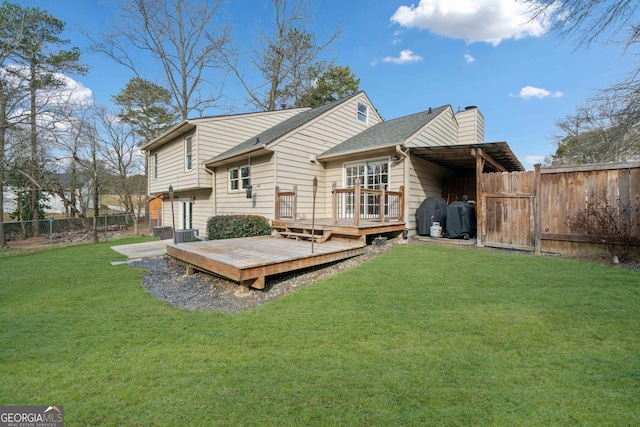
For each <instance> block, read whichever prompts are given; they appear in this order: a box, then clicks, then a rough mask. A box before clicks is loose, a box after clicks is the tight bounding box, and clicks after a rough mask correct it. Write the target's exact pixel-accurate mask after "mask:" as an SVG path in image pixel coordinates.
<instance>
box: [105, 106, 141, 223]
mask: <svg viewBox="0 0 640 427" xmlns="http://www.w3.org/2000/svg"><path fill="white" fill-rule="evenodd" d="M95 117H96V129H97V132H96V137H97V140H98V141H99V143H98V144H97V147H98V151H99V153H100V155H101V158H102V160H103V161H104V163H105V166H106V167H107V170H108V172H109V174H110V176H111V177H112V180H113V181H112V182H111V185H110V188H111V189H112V190H113V191H114V192H115V194H117V195H118V197H119V199H120V202H121V203H122V204H123V206H124V208H125V215H126V216H127V217H128V218H129V219H130V220H131V221H132V222H133V226H134V231H135V233H136V234H138V223H139V222H140V218H141V216H142V209H144V204H145V200H146V198H145V196H146V188H145V186H144V185H140V181H142V182H144V178H142V179H141V176H142V173H143V171H144V156H143V155H142V153H141V152H140V149H139V148H138V146H137V144H136V139H135V137H134V130H133V128H132V127H131V126H129V125H127V124H125V123H124V122H122V121H121V120H119V119H118V117H117V115H116V114H113V113H111V112H110V111H109V110H108V109H106V108H105V107H98V108H97V114H96V116H95Z"/></svg>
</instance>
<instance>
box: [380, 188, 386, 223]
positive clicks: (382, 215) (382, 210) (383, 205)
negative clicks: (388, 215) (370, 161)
mask: <svg viewBox="0 0 640 427" xmlns="http://www.w3.org/2000/svg"><path fill="white" fill-rule="evenodd" d="M386 188H387V185H386V184H384V185H382V193H381V194H380V222H384V208H385V206H386V205H385V202H384V199H385V196H386V192H385V189H386Z"/></svg>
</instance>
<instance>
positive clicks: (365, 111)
mask: <svg viewBox="0 0 640 427" xmlns="http://www.w3.org/2000/svg"><path fill="white" fill-rule="evenodd" d="M358 120H360V121H361V122H362V123H367V121H368V120H369V106H368V105H367V104H363V103H362V102H358Z"/></svg>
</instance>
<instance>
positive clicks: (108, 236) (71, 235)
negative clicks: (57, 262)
mask: <svg viewBox="0 0 640 427" xmlns="http://www.w3.org/2000/svg"><path fill="white" fill-rule="evenodd" d="M141 229H142V228H141ZM134 235H135V233H134V232H133V227H127V226H122V225H110V226H108V227H107V228H106V229H105V227H100V228H99V229H98V238H99V239H100V241H101V242H104V241H108V240H115V239H122V238H124V237H132V236H134ZM92 239H93V235H92V234H91V232H88V231H86V230H84V229H80V228H76V227H69V228H66V229H64V230H62V231H60V232H58V233H53V235H51V237H50V236H49V234H45V235H40V236H38V237H29V238H27V239H14V240H8V239H7V243H6V247H7V248H9V249H30V248H37V247H41V246H48V245H56V246H64V245H66V244H71V243H81V242H90V241H92Z"/></svg>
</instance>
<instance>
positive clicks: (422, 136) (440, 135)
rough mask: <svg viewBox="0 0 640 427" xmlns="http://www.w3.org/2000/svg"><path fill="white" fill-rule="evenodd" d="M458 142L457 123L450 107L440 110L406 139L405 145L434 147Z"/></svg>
mask: <svg viewBox="0 0 640 427" xmlns="http://www.w3.org/2000/svg"><path fill="white" fill-rule="evenodd" d="M457 143H458V125H457V123H456V119H455V117H454V116H453V111H451V108H447V109H446V110H444V111H443V112H441V113H440V114H439V115H438V117H436V118H435V119H433V120H431V121H430V122H429V123H428V124H427V126H425V127H424V128H423V129H421V131H420V132H419V133H418V134H416V135H414V136H413V137H412V138H411V139H410V140H409V141H407V143H406V146H407V147H436V146H445V145H455V144H457Z"/></svg>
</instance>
